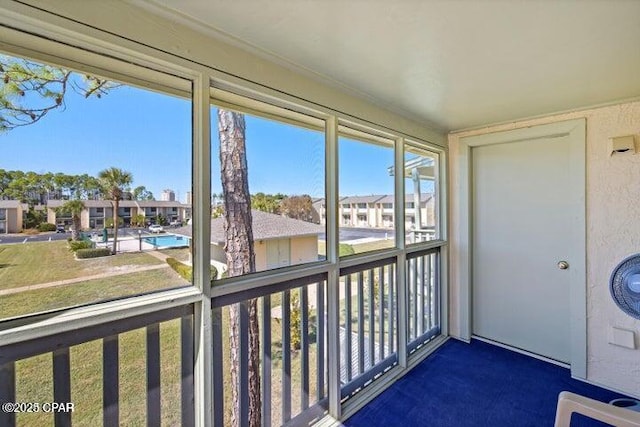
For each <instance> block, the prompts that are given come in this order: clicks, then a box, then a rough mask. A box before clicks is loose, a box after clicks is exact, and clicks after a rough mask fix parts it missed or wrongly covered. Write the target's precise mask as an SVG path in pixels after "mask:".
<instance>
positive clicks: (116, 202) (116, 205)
mask: <svg viewBox="0 0 640 427" xmlns="http://www.w3.org/2000/svg"><path fill="white" fill-rule="evenodd" d="M119 208H120V200H118V199H117V198H116V199H115V200H114V201H113V249H111V255H115V254H116V250H117V248H118V209H119Z"/></svg>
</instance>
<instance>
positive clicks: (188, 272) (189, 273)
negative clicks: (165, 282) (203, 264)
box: [167, 257, 218, 283]
mask: <svg viewBox="0 0 640 427" xmlns="http://www.w3.org/2000/svg"><path fill="white" fill-rule="evenodd" d="M167 264H169V266H170V267H171V268H173V270H174V271H175V272H176V273H178V274H179V275H180V277H182V278H183V279H184V280H186V281H187V282H192V279H193V268H192V267H191V266H190V265H187V264H184V263H181V262H180V261H178V260H177V259H175V258H171V257H169V258H167ZM216 277H218V270H217V269H216V268H215V267H214V266H211V283H213V281H214V280H215V279H216Z"/></svg>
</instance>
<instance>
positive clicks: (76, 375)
mask: <svg viewBox="0 0 640 427" xmlns="http://www.w3.org/2000/svg"><path fill="white" fill-rule="evenodd" d="M119 337H120V339H119V348H120V351H119V361H120V372H119V388H120V425H122V426H143V425H146V395H147V390H146V334H145V330H144V329H137V330H134V331H130V332H126V333H124V334H121V335H120V336H119ZM160 343H161V344H160V361H161V364H160V390H161V411H162V425H163V426H179V425H180V417H181V412H180V321H179V320H172V321H168V322H164V323H162V324H161V325H160ZM51 364H52V356H51V353H48V354H43V355H40V356H35V357H31V358H29V359H24V360H21V361H19V362H17V363H16V401H19V402H51V401H53V378H52V370H51V369H52V368H51V366H52V365H51ZM71 401H72V402H73V403H74V406H75V410H74V413H73V415H72V419H73V425H74V426H87V427H93V426H96V425H102V341H101V340H96V341H91V342H88V343H84V344H81V345H77V346H74V347H72V348H71ZM16 424H17V425H19V426H30V427H31V426H33V427H39V426H42V427H44V426H51V425H53V415H52V414H46V413H42V412H39V413H31V414H26V413H25V414H18V416H17V417H16Z"/></svg>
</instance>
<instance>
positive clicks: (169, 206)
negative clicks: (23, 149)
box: [47, 200, 191, 229]
mask: <svg viewBox="0 0 640 427" xmlns="http://www.w3.org/2000/svg"><path fill="white" fill-rule="evenodd" d="M83 202H84V205H85V209H84V210H83V211H82V214H81V215H80V219H81V223H82V228H83V229H87V228H88V229H93V228H103V227H104V226H105V223H106V222H105V221H106V220H107V219H108V218H113V205H112V202H110V201H109V200H84V201H83ZM64 203H65V200H50V201H49V203H48V205H47V222H49V223H52V224H60V225H71V223H72V222H73V221H72V218H71V213H68V212H60V211H59V208H60V207H61V206H62V205H64ZM137 215H142V216H144V218H145V223H153V222H155V220H156V218H157V217H158V215H161V216H162V217H163V218H165V219H166V220H167V221H168V222H179V223H182V222H183V221H186V220H188V219H190V218H191V206H190V205H185V204H182V203H180V202H177V201H163V200H144V201H138V200H121V201H120V206H119V207H118V217H120V218H122V220H123V222H124V225H125V226H130V225H131V223H132V220H133V218H135V217H136V216H137Z"/></svg>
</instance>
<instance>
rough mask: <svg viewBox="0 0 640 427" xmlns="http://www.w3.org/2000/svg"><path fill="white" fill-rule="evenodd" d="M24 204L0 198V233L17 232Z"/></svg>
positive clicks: (20, 225)
mask: <svg viewBox="0 0 640 427" xmlns="http://www.w3.org/2000/svg"><path fill="white" fill-rule="evenodd" d="M25 211H26V205H24V204H22V203H20V202H19V201H17V200H0V234H8V233H19V232H20V231H21V230H22V220H23V216H24V212H25Z"/></svg>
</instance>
